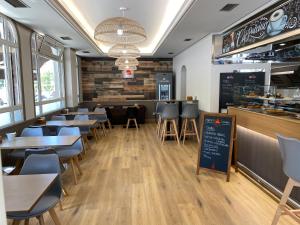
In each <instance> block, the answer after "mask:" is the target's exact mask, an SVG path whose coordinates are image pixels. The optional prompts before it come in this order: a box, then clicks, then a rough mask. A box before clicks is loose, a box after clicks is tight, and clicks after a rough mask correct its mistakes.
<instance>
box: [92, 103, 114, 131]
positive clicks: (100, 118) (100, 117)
mask: <svg viewBox="0 0 300 225" xmlns="http://www.w3.org/2000/svg"><path fill="white" fill-rule="evenodd" d="M94 112H100V113H103V115H94V116H93V117H92V118H93V119H95V120H97V121H98V123H99V124H100V127H101V128H102V129H103V133H104V134H105V131H106V128H105V124H106V123H107V124H108V127H109V129H111V123H110V121H109V119H108V117H107V113H106V110H105V108H95V110H94Z"/></svg>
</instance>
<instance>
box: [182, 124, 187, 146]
mask: <svg viewBox="0 0 300 225" xmlns="http://www.w3.org/2000/svg"><path fill="white" fill-rule="evenodd" d="M188 122H189V121H188V119H185V120H184V126H183V141H182V143H183V144H184V142H185V137H186V129H187V125H188Z"/></svg>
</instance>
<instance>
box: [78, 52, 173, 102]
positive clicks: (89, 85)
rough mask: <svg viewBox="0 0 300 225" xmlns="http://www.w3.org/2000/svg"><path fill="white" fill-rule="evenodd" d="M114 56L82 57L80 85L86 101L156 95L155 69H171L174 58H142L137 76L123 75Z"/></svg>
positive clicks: (147, 97) (139, 97)
mask: <svg viewBox="0 0 300 225" xmlns="http://www.w3.org/2000/svg"><path fill="white" fill-rule="evenodd" d="M114 63H115V62H114V60H111V59H90V58H86V59H85V58H82V60H81V74H82V76H81V86H82V92H83V100H84V101H103V100H115V99H117V100H129V99H146V100H149V99H155V97H156V73H158V72H172V70H173V69H172V68H173V62H172V59H168V60H166V59H164V60H159V59H153V60H149V59H147V60H145V59H144V60H143V59H139V66H138V70H136V71H134V79H123V77H122V72H121V71H118V69H117V67H115V65H114Z"/></svg>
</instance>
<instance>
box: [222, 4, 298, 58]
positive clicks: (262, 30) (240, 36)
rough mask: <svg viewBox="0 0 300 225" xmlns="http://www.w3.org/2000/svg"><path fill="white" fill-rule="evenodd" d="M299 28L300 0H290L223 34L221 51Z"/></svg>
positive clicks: (234, 48) (227, 50) (224, 51)
mask: <svg viewBox="0 0 300 225" xmlns="http://www.w3.org/2000/svg"><path fill="white" fill-rule="evenodd" d="M298 28H300V0H290V1H287V2H286V3H283V4H282V5H280V6H278V7H276V8H274V9H272V10H270V11H269V12H267V13H265V14H263V15H261V16H260V17H258V18H256V19H254V20H252V21H251V22H249V23H247V24H245V25H243V26H242V27H239V28H237V29H236V30H234V31H232V32H230V33H229V34H226V35H225V36H223V48H222V53H223V54H225V53H228V52H231V51H233V50H236V49H239V48H242V47H245V46H248V45H251V44H255V43H258V42H260V41H263V40H266V39H268V38H271V37H274V36H277V35H280V34H283V33H286V32H289V31H292V30H295V29H298Z"/></svg>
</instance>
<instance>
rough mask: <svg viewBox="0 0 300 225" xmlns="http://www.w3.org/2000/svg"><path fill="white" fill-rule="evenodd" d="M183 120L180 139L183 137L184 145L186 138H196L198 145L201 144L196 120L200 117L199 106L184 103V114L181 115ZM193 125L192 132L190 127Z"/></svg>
mask: <svg viewBox="0 0 300 225" xmlns="http://www.w3.org/2000/svg"><path fill="white" fill-rule="evenodd" d="M180 116H181V118H182V119H183V122H182V126H181V131H180V139H181V138H182V137H183V141H182V142H183V144H184V142H185V137H186V136H196V137H197V141H198V143H200V139H199V134H198V129H197V124H196V119H197V118H198V117H199V110H198V104H195V103H187V102H184V103H183V104H182V114H181V115H180ZM190 125H191V130H189V126H190Z"/></svg>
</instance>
